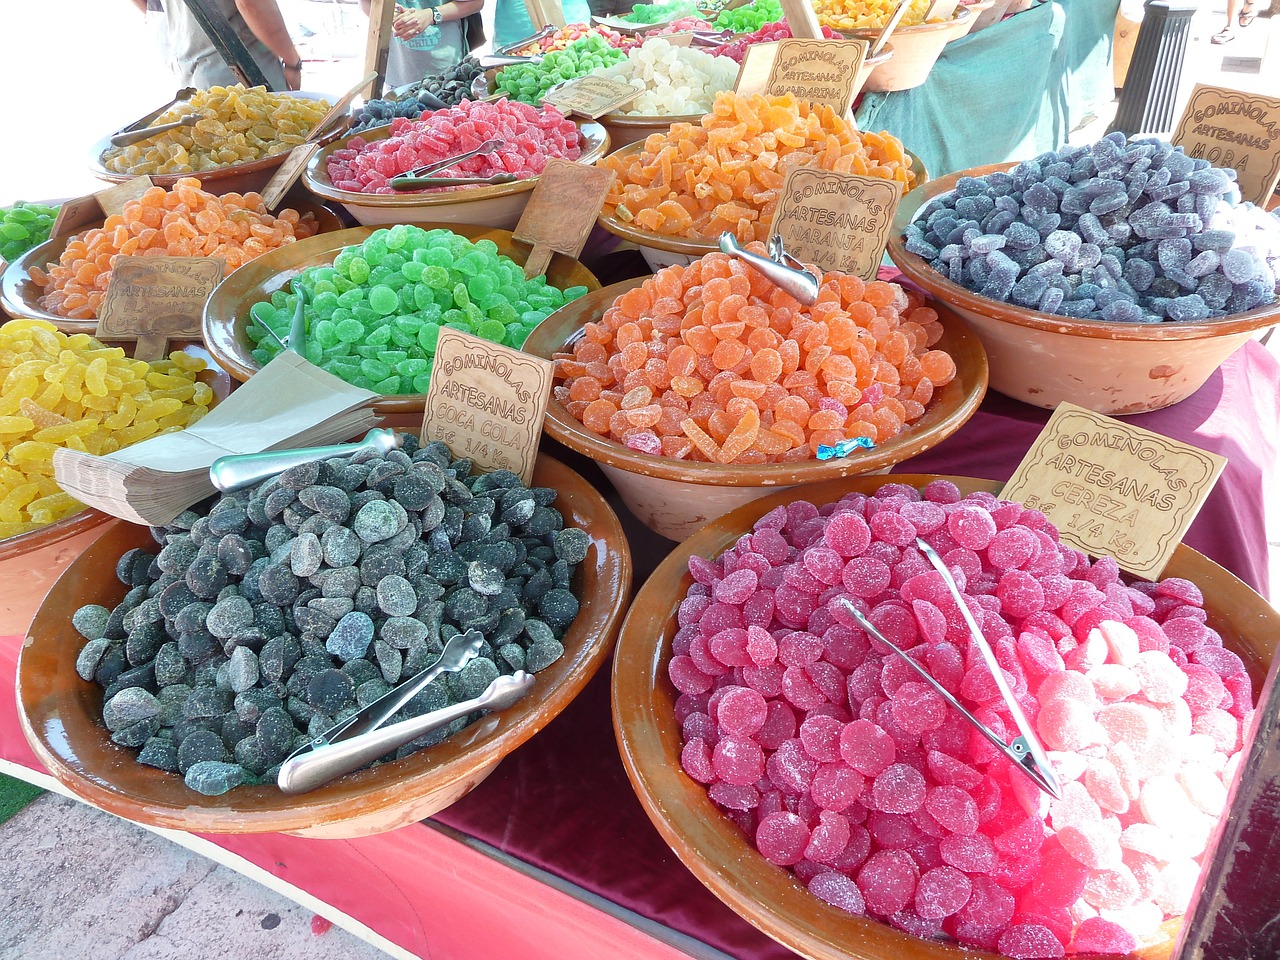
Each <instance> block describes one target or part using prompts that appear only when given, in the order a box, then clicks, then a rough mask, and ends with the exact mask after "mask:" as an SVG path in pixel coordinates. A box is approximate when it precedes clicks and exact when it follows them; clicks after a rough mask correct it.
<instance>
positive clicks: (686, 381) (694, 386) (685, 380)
mask: <svg viewBox="0 0 1280 960" xmlns="http://www.w3.org/2000/svg"><path fill="white" fill-rule="evenodd" d="M704 388H705V387H704V384H703V382H702V381H701V380H699V379H698V378H697V377H672V378H671V389H672V390H673V391H675V393H677V394H678V395H680V396H682V397H696V396H697V395H698V394H700V393H702V391H703V389H704Z"/></svg>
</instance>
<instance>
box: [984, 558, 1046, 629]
mask: <svg viewBox="0 0 1280 960" xmlns="http://www.w3.org/2000/svg"><path fill="white" fill-rule="evenodd" d="M996 597H997V598H999V600H1000V607H1001V611H1002V612H1003V613H1004V614H1006V615H1007V616H1009V617H1014V618H1017V619H1019V620H1020V619H1023V618H1024V617H1029V616H1031V614H1033V613H1038V612H1040V611H1041V610H1043V609H1044V608H1045V597H1044V588H1043V587H1041V586H1040V583H1039V581H1038V580H1037V579H1036V578H1035V577H1033V576H1032V575H1031V574H1029V573H1026V572H1025V571H1022V570H1010V571H1008V572H1007V573H1005V574H1004V575H1003V576H1001V577H1000V582H999V586H997V587H996Z"/></svg>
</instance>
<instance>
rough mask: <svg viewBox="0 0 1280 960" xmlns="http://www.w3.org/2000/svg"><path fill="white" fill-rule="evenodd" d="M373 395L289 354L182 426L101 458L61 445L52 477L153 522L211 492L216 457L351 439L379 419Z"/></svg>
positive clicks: (83, 497) (110, 509) (102, 506)
mask: <svg viewBox="0 0 1280 960" xmlns="http://www.w3.org/2000/svg"><path fill="white" fill-rule="evenodd" d="M376 397H377V394H375V393H371V392H370V391H368V390H362V389H360V388H358V387H353V386H351V385H350V384H348V383H345V382H343V381H342V380H339V379H338V378H337V377H335V376H333V375H332V374H328V373H325V371H323V370H321V369H320V368H319V367H316V366H314V365H312V364H310V363H308V362H307V361H306V360H304V359H302V358H301V357H299V356H298V355H297V354H295V353H291V352H288V351H286V352H285V353H282V354H280V355H279V356H277V357H275V358H274V359H273V360H272V361H271V362H270V363H268V364H267V365H266V366H265V367H263V368H262V370H260V371H259V372H258V373H256V374H254V376H253V377H252V378H251V379H250V380H249V381H248V382H247V383H245V384H243V385H242V386H241V387H240V388H239V389H237V390H235V391H234V392H233V393H232V394H231V395H230V396H229V397H228V398H227V399H226V400H223V401H222V402H221V403H220V404H218V405H217V406H216V407H214V408H213V409H212V410H210V411H209V413H208V414H207V415H206V416H205V417H204V418H203V419H202V420H200V421H198V422H197V423H195V424H193V425H192V426H190V427H188V428H187V429H185V430H181V431H178V432H175V433H166V434H162V435H160V436H157V437H152V438H151V439H149V440H144V441H142V442H141V443H136V444H134V445H133V446H131V447H126V448H125V449H123V450H118V451H116V452H115V453H111V454H108V455H106V456H103V457H95V456H93V455H92V454H88V453H82V452H80V451H78V450H68V449H65V448H63V449H59V450H58V451H56V452H55V453H54V456H53V468H54V476H55V478H56V479H57V481H58V484H59V486H61V487H62V489H63V490H65V491H66V492H67V493H69V494H70V495H71V496H73V497H75V498H76V499H77V500H79V501H81V502H82V503H86V504H88V505H89V506H91V507H97V508H98V509H99V510H101V511H102V512H103V513H108V514H110V515H111V516H113V517H120V518H121V519H123V520H131V521H133V522H134V523H145V524H150V525H153V526H158V525H161V524H166V523H168V522H169V521H170V520H172V519H173V518H174V517H176V516H177V515H178V514H180V513H181V512H182V511H183V510H186V509H187V508H188V507H190V506H191V505H192V504H194V503H198V502H199V501H201V500H203V499H205V497H208V496H210V495H211V494H212V493H214V486H213V483H212V481H211V480H210V479H209V467H210V465H211V464H212V463H213V461H214V460H216V459H217V458H218V457H223V456H227V455H230V454H242V453H260V452H262V451H263V450H281V449H283V450H288V449H293V448H296V447H312V446H320V445H323V444H329V443H340V442H342V441H345V440H349V439H351V438H352V437H355V436H357V435H359V434H363V433H364V432H365V431H366V430H369V429H370V428H371V427H373V426H374V425H376V424H377V422H378V420H379V419H380V418H379V417H378V415H377V414H375V413H374V412H373V410H372V409H371V408H370V407H369V403H370V402H371V401H372V400H373V399H375V398H376Z"/></svg>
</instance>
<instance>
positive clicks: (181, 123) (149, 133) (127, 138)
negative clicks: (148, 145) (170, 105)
mask: <svg viewBox="0 0 1280 960" xmlns="http://www.w3.org/2000/svg"><path fill="white" fill-rule="evenodd" d="M203 119H204V114H202V113H189V114H187V115H186V116H185V117H182V118H181V119H180V120H175V121H173V123H162V124H160V126H158V127H144V128H143V129H141V130H130V131H128V132H127V133H117V134H115V135H114V136H112V138H111V145H112V146H113V147H127V146H129V145H130V144H134V143H141V142H142V141H143V140H150V139H151V138H152V137H158V136H160V134H162V133H168V132H169V131H170V130H177V129H178V128H179V127H194V126H195V125H196V124H197V123H199V122H200V121H201V120H203Z"/></svg>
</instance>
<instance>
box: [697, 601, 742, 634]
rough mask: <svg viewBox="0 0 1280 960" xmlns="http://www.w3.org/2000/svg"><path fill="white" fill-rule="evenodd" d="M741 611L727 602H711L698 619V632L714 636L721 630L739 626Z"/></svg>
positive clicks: (740, 624) (740, 623)
mask: <svg viewBox="0 0 1280 960" xmlns="http://www.w3.org/2000/svg"><path fill="white" fill-rule="evenodd" d="M741 626H742V611H741V610H739V609H738V608H737V607H735V606H731V605H730V604H727V603H712V604H710V605H709V606H708V607H707V609H706V610H704V611H703V613H702V617H701V618H700V619H699V620H698V632H699V633H701V634H702V635H703V636H704V637H707V638H711V637H714V636H715V635H716V634H717V633H719V632H720V631H721V630H730V629H733V628H741Z"/></svg>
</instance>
